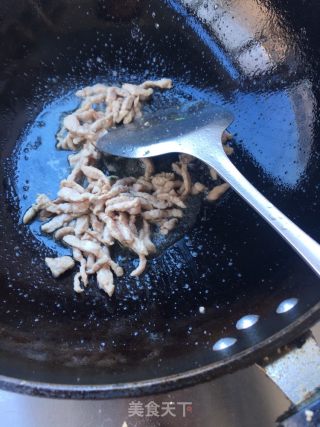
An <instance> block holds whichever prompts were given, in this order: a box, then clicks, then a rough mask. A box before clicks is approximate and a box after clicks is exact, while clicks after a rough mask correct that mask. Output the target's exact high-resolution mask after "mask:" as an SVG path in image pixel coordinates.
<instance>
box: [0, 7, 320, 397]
mask: <svg viewBox="0 0 320 427" xmlns="http://www.w3.org/2000/svg"><path fill="white" fill-rule="evenodd" d="M319 13H320V5H319V3H318V2H316V1H309V2H308V4H306V3H305V2H303V1H300V0H295V1H290V2H289V1H283V0H282V1H281V2H280V1H262V0H261V1H255V0H245V1H244V0H241V1H240V0H239V1H236V0H234V1H222V2H220V3H216V2H213V1H207V0H203V1H202V0H201V1H197V2H195V1H192V0H183V1H180V2H179V1H178V0H177V1H176V0H167V1H160V0H140V1H139V0H123V1H121V2H119V1H117V0H109V1H102V0H78V1H76V2H75V1H67V0H63V1H62V0H55V1H53V0H52V1H51V0H46V1H44V0H43V1H39V2H38V1H32V0H28V1H27V0H24V1H20V0H19V1H17V0H11V1H10V2H9V1H5V0H3V1H2V2H1V10H0V20H1V29H0V34H1V49H0V59H1V64H2V67H1V71H0V91H1V97H0V124H1V135H0V147H1V148H0V153H1V169H0V174H1V180H0V197H1V203H0V236H1V237H0V239H1V249H0V281H1V287H0V302H1V310H0V331H1V332H0V333H1V335H0V386H1V387H2V388H5V389H8V390H13V391H19V392H25V393H29V394H37V395H43V396H54V397H73V398H92V397H99V398H102V397H103V398H105V397H118V396H130V395H131V396H132V395H135V396H136V395H140V394H147V393H154V392H163V391H166V390H170V389H174V388H179V387H185V386H188V385H191V384H195V383H198V382H200V381H205V380H209V379H211V378H213V377H215V376H218V375H222V374H225V373H228V372H231V371H232V370H235V369H238V368H240V367H244V366H247V365H249V364H251V363H254V362H257V361H259V360H261V359H262V358H263V357H264V356H266V355H268V354H269V353H270V352H272V351H273V350H275V349H276V348H277V347H279V346H280V345H284V344H286V343H288V342H290V341H291V340H293V339H294V338H297V337H299V336H300V335H301V334H302V333H304V332H305V331H306V330H307V329H308V328H309V327H310V326H311V325H312V324H313V323H314V322H315V321H316V320H318V319H319V317H320V316H319V313H320V286H319V285H320V283H319V279H318V278H317V277H316V275H315V274H314V273H313V272H312V271H311V270H310V269H309V268H308V267H307V266H306V265H305V264H304V263H303V261H302V260H301V259H300V258H299V257H298V256H297V255H296V254H295V253H294V252H293V250H292V249H291V248H289V247H288V246H287V245H286V243H284V242H283V241H282V240H281V238H280V237H279V236H278V235H277V234H276V233H275V232H274V231H273V230H271V229H270V228H269V226H268V225H267V224H265V223H264V222H263V220H261V219H260V218H259V217H258V216H257V214H256V213H255V212H253V211H252V210H251V209H250V208H249V207H247V206H246V204H245V203H244V202H243V201H242V200H241V199H240V198H239V197H238V196H237V195H236V194H235V193H234V192H232V191H230V192H229V193H228V194H226V195H225V196H224V197H223V198H222V199H221V200H220V201H219V202H218V203H217V204H213V205H212V204H208V203H206V202H204V203H200V202H199V203H196V204H195V205H194V206H192V208H191V209H189V214H188V215H187V218H186V220H185V221H184V222H183V224H182V225H181V227H180V229H178V230H177V232H176V233H173V235H172V237H170V239H169V240H168V241H166V242H165V243H164V244H163V245H162V246H160V250H159V252H158V254H157V256H156V257H154V258H153V259H151V260H150V262H149V267H148V270H147V272H146V273H145V274H144V275H143V276H141V277H140V278H139V279H134V278H132V277H129V275H128V274H126V275H125V276H124V278H122V279H119V280H118V279H117V287H116V292H115V295H114V296H113V297H112V298H108V297H107V296H106V295H105V294H104V293H102V292H101V291H99V290H98V289H97V286H95V284H94V283H91V285H90V287H89V288H88V289H87V290H86V292H85V293H84V294H82V295H77V294H75V293H74V291H73V289H72V275H70V274H67V275H65V276H64V277H63V278H61V279H59V280H54V279H53V278H52V277H51V275H50V273H49V271H48V270H47V268H46V266H45V264H44V261H43V260H44V257H45V256H54V255H56V254H62V253H68V249H67V248H64V247H62V246H59V245H57V244H56V243H55V242H54V241H53V240H51V239H49V238H46V237H44V236H43V235H41V233H40V232H39V223H38V222H35V223H34V224H32V226H31V227H29V226H25V225H23V224H22V221H21V218H22V215H23V213H24V212H25V210H26V209H27V208H28V207H29V206H30V205H31V204H32V203H33V201H34V199H35V197H36V194H37V193H40V192H45V193H46V194H48V195H49V196H51V197H53V196H54V195H55V193H56V191H57V188H58V185H59V181H60V180H61V179H62V178H63V177H64V176H65V175H66V171H67V166H68V164H67V155H68V154H69V153H68V152H65V151H57V150H56V149H55V134H56V132H57V131H58V129H59V122H60V120H61V117H62V115H63V113H65V112H68V111H72V110H73V109H74V108H75V107H76V106H77V99H76V98H75V96H74V95H73V93H74V92H75V90H76V89H78V88H80V87H83V86H86V85H89V84H93V83H94V82H108V83H111V82H112V83H119V82H127V81H130V82H140V81H142V80H143V79H150V78H160V77H163V76H164V77H170V78H172V79H173V81H174V89H172V90H171V91H168V92H165V93H156V94H155V96H154V100H153V102H152V104H151V105H150V107H148V108H150V109H154V111H155V113H156V110H157V108H159V107H161V106H163V105H165V106H170V105H175V104H177V103H181V104H183V103H185V102H189V101H198V100H201V99H206V100H210V102H213V103H216V104H219V105H222V106H224V107H225V108H227V109H229V110H230V111H231V112H232V113H233V114H234V116H235V121H234V123H233V124H232V125H231V127H230V129H229V130H230V132H232V133H233V134H234V141H233V146H234V149H235V154H234V156H233V161H234V162H235V164H236V166H237V167H238V168H239V170H240V171H241V172H242V173H243V174H244V175H245V176H246V177H247V178H248V179H250V180H251V182H252V183H253V184H254V185H255V186H256V187H257V188H258V189H259V190H260V191H261V192H263V193H264V194H265V195H266V196H267V197H268V198H269V199H270V200H271V201H272V202H274V203H275V204H276V205H277V206H278V207H279V208H280V209H281V210H282V211H283V212H284V213H285V214H286V215H288V216H289V217H290V218H292V219H293V220H294V221H295V222H296V223H297V224H298V225H299V226H300V227H302V228H303V229H304V230H305V231H306V232H307V233H309V234H310V235H311V236H312V237H313V238H314V239H316V240H317V241H319V240H320V226H319V212H320V202H319V182H320V168H319V154H320V148H319V144H318V143H317V142H318V138H319V119H318V118H319V111H318V99H319V95H320V94H319V79H318V75H317V73H318V65H319V64H318V61H319V58H320V52H319V35H320V34H319V29H318V20H317V16H318V14H319ZM196 172H197V171H195V173H196ZM118 256H119V257H120V260H121V263H122V265H124V266H125V268H126V271H130V270H131V269H132V266H133V265H134V263H135V259H134V257H133V256H132V255H131V254H130V253H127V252H123V251H120V252H119V254H118ZM284 301H286V302H285V303H283V302H284ZM201 306H203V307H205V313H201V312H199V307H201ZM289 309H290V310H289ZM200 311H202V310H200ZM248 315H249V316H250V317H249V318H248V317H245V318H244V316H248ZM252 315H253V316H252ZM243 318H244V320H243ZM241 319H242V321H241V322H239V320H241ZM244 324H245V325H246V326H248V325H252V326H251V327H249V328H246V329H242V326H243V325H244ZM225 338H228V339H227V340H225ZM221 340H222V341H221Z"/></svg>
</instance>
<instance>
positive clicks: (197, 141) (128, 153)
mask: <svg viewBox="0 0 320 427" xmlns="http://www.w3.org/2000/svg"><path fill="white" fill-rule="evenodd" d="M232 121H233V116H232V114H231V113H230V112H228V111H226V110H224V109H223V108H220V107H216V106H214V105H211V104H209V103H206V102H200V103H192V104H188V105H187V106H183V107H179V108H178V107H176V108H169V109H165V110H162V111H159V112H157V113H156V114H155V113H152V114H151V113H149V114H145V115H144V116H143V117H142V118H140V119H139V120H135V121H134V122H133V123H131V124H129V125H126V126H122V127H119V128H118V129H117V130H115V131H113V132H110V133H107V134H106V135H104V136H103V137H102V138H100V139H99V140H98V141H97V148H98V150H100V151H101V152H104V153H108V154H113V155H116V156H121V157H128V158H144V157H154V156H159V155H162V154H166V153H185V154H190V155H192V156H194V157H197V158H198V159H200V160H202V161H203V162H205V163H206V164H207V165H209V166H210V167H212V168H214V169H215V170H216V171H217V173H218V175H219V176H220V177H221V178H223V179H224V180H225V181H226V182H227V183H229V184H230V186H231V187H232V188H233V189H234V190H235V191H236V192H237V193H238V194H239V195H240V196H241V197H242V198H243V199H244V200H245V201H247V203H248V204H250V205H251V206H252V207H253V208H254V209H255V210H256V211H257V212H258V213H259V214H260V215H261V216H262V217H263V218H264V219H265V220H266V221H267V222H268V223H269V224H270V225H271V226H272V227H273V228H274V229H275V230H276V231H277V232H278V233H279V234H280V235H281V236H282V237H283V238H284V239H285V240H286V241H287V242H288V243H289V244H290V245H291V246H292V248H293V249H294V250H295V251H296V252H297V253H298V254H299V255H300V256H301V257H302V258H303V259H304V260H305V262H306V263H307V264H309V266H310V267H311V268H312V269H313V270H314V271H315V272H316V273H317V274H318V275H319V276H320V245H319V244H318V243H317V242H316V241H315V240H313V239H312V238H311V237H310V236H309V235H307V234H306V233H305V232H304V231H303V230H301V229H300V228H299V227H298V226H297V225H296V224H294V223H293V222H292V221H291V220H290V219H289V218H288V217H286V216H285V215H284V214H283V213H282V212H281V211H280V210H279V209H278V208H276V207H275V206H274V205H273V204H272V203H271V202H270V201H269V200H267V199H266V198H265V197H264V196H263V195H262V194H261V193H260V192H259V191H258V190H257V189H256V188H255V187H254V186H253V185H252V184H251V183H250V182H249V181H248V180H247V179H246V178H245V177H244V176H243V175H242V174H241V173H240V172H239V171H238V169H237V168H236V167H235V166H234V164H233V163H232V162H231V161H230V159H229V158H228V157H227V155H226V154H225V151H224V149H223V145H222V141H221V137H222V133H223V131H224V130H225V129H226V128H227V127H228V126H229V125H230V124H231V123H232Z"/></svg>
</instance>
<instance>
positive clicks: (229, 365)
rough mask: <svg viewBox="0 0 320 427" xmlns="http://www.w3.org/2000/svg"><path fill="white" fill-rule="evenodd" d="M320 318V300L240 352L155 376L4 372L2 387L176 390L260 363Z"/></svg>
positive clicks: (85, 392)
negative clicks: (88, 380) (77, 378)
mask: <svg viewBox="0 0 320 427" xmlns="http://www.w3.org/2000/svg"><path fill="white" fill-rule="evenodd" d="M318 320H320V302H318V303H316V304H315V305H314V306H313V307H312V308H310V309H309V310H308V311H307V312H306V313H304V314H303V315H301V316H299V318H298V319H296V320H295V321H293V322H292V323H290V324H289V325H288V326H286V327H284V328H283V329H281V330H280V331H278V332H277V333H275V334H273V335H271V336H270V337H268V338H266V339H264V340H263V341H261V342H259V343H257V344H255V345H253V346H251V347H248V348H247V349H245V350H243V351H241V352H239V353H236V354H234V355H232V356H229V357H227V358H225V359H222V360H219V361H217V362H213V363H210V364H208V365H204V366H202V367H199V368H195V369H191V370H188V371H185V372H183V373H179V374H174V375H169V376H165V377H159V378H155V379H151V380H143V381H137V382H128V383H116V384H103V385H94V384H92V385H91V384H90V385H68V384H58V383H57V384H56V383H49V382H38V381H30V380H23V379H19V378H15V377H10V376H6V375H0V388H1V389H2V390H5V391H11V392H17V393H21V394H26V395H30V396H38V397H48V398H60V399H79V400H81V399H89V400H93V399H115V398H126V397H142V396H148V395H152V394H160V393H165V392H170V391H175V390H178V389H182V388H186V387H191V386H195V385H197V384H200V383H203V382H207V381H211V380H213V379H216V378H218V377H221V376H223V375H225V374H230V373H232V372H235V371H236V370H238V369H241V368H246V367H249V366H250V365H253V364H255V363H258V364H259V361H260V360H262V359H263V358H264V357H266V356H268V355H270V353H271V352H272V351H274V350H276V349H277V348H278V347H280V346H283V345H286V344H288V343H289V342H290V341H292V340H294V339H297V338H299V336H300V335H302V334H303V333H305V332H306V331H307V330H308V329H309V328H310V327H311V326H313V325H314V324H315V323H316V322H317V321H318Z"/></svg>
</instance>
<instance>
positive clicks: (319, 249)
mask: <svg viewBox="0 0 320 427" xmlns="http://www.w3.org/2000/svg"><path fill="white" fill-rule="evenodd" d="M212 148H213V150H211V146H210V149H207V150H206V152H204V151H203V152H201V153H197V157H198V158H200V159H201V160H203V161H204V162H205V163H207V164H208V165H209V166H211V167H213V168H214V169H215V170H216V171H217V173H218V174H219V175H220V176H221V178H223V179H224V180H225V181H226V182H228V183H229V184H230V185H231V187H233V189H234V190H235V191H236V192H237V193H238V194H239V195H240V196H241V197H242V198H243V199H244V200H245V201H246V202H248V203H249V205H251V206H252V207H253V208H254V209H255V210H256V211H257V212H258V213H259V214H260V215H261V216H262V217H263V218H264V219H265V220H266V221H267V222H268V223H269V224H270V225H271V226H272V227H273V228H274V229H275V230H276V231H277V232H278V233H279V234H280V235H281V236H282V237H283V238H284V239H285V240H286V241H287V242H288V243H289V244H290V245H291V246H292V248H293V249H294V250H295V251H296V252H297V253H298V254H299V255H300V256H301V257H302V258H303V259H304V260H305V261H306V262H307V263H308V264H309V266H310V267H311V268H312V269H313V270H314V271H315V272H316V273H317V274H318V275H319V276H320V245H319V244H318V243H317V242H316V241H315V240H314V239H312V238H311V237H310V236H309V235H308V234H306V233H305V232H304V231H303V230H301V228H299V227H298V226H297V225H296V224H295V223H293V222H292V221H291V220H290V219H289V218H288V217H287V216H285V215H284V214H283V213H282V212H281V211H280V210H279V209H278V208H276V207H275V206H274V205H273V204H272V203H271V202H270V201H269V200H267V199H266V198H265V197H264V196H263V195H262V194H261V193H260V192H259V191H258V190H257V189H256V188H255V187H254V186H253V185H252V184H250V182H249V181H248V180H247V179H246V178H245V177H244V176H243V175H242V174H241V173H240V172H239V171H238V169H237V168H236V167H235V166H234V165H233V163H232V162H231V161H230V160H229V159H228V157H227V156H226V154H225V152H224V150H223V147H222V144H221V143H220V142H219V144H213V147H212Z"/></svg>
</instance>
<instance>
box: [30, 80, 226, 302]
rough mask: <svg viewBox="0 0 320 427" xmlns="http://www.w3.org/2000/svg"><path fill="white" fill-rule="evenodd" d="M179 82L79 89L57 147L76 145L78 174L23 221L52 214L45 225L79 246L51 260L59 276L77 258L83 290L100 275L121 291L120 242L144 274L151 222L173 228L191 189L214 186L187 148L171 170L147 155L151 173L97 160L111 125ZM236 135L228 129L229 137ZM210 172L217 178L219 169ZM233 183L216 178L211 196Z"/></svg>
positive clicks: (77, 283) (73, 158)
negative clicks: (122, 171) (116, 252)
mask: <svg viewBox="0 0 320 427" xmlns="http://www.w3.org/2000/svg"><path fill="white" fill-rule="evenodd" d="M171 87H172V81H171V80H170V79H161V80H158V81H149V80H148V81H146V82H144V83H142V84H141V85H134V84H128V83H125V84H123V85H122V87H121V88H119V87H116V86H106V85H103V84H96V85H94V86H88V87H85V88H83V89H81V90H79V91H77V92H76V95H77V96H78V97H79V98H80V99H81V103H80V106H79V108H78V109H77V110H76V111H74V112H73V113H71V114H69V115H66V116H65V117H64V119H63V124H62V128H61V130H60V131H59V132H58V134H57V140H58V143H57V148H59V149H65V150H73V151H75V152H74V153H72V154H70V155H69V157H68V160H69V164H70V169H71V171H70V174H69V175H68V176H67V177H66V179H64V180H62V181H61V183H60V190H59V191H58V193H57V198H56V199H54V200H50V199H49V198H48V197H47V196H46V195H44V194H40V195H39V196H38V197H37V199H36V202H35V203H34V204H33V205H32V206H31V208H30V209H28V211H27V212H26V213H25V215H24V218H23V222H24V223H25V224H27V223H29V222H31V221H32V220H33V219H34V218H36V217H37V216H38V217H39V218H40V219H41V220H42V221H45V222H44V223H43V224H42V226H41V230H42V232H44V233H48V234H52V235H53V236H54V238H55V239H56V240H58V241H61V242H62V243H63V244H65V245H67V246H69V247H70V248H71V250H72V258H71V257H57V258H46V259H45V262H46V264H47V265H48V267H49V268H50V270H51V272H52V275H53V276H54V277H58V276H60V275H61V274H63V273H64V272H65V271H67V270H68V269H71V268H72V267H73V266H74V265H75V261H76V262H77V263H78V264H79V270H78V272H77V273H76V274H75V276H74V282H73V287H74V290H75V291H76V292H83V291H84V289H85V287H86V286H87V285H88V283H89V281H88V278H89V276H90V275H95V276H96V279H97V284H98V287H99V288H100V289H102V290H103V291H104V292H106V293H107V294H108V295H109V296H111V295H112V294H113V293H114V289H115V285H114V275H115V276H117V277H120V276H122V275H123V274H124V271H123V269H122V267H121V266H120V265H118V264H117V263H116V262H115V261H113V260H112V257H111V254H110V249H111V248H112V246H113V245H114V244H115V243H116V242H117V243H119V244H121V245H122V246H123V247H126V248H128V249H130V250H131V251H133V252H134V253H135V254H136V255H137V256H138V259H139V263H138V266H137V267H136V268H135V269H134V270H133V271H132V272H131V276H139V275H140V274H142V273H143V271H144V270H145V268H146V264H147V257H148V256H149V255H150V254H152V253H154V252H155V251H156V248H155V246H154V244H153V243H152V240H151V227H154V226H156V227H157V228H158V229H159V231H160V233H161V234H163V235H166V234H168V233H169V232H170V231H171V230H172V229H174V228H175V226H176V225H177V223H178V221H179V220H180V219H181V218H182V217H183V210H184V209H185V208H186V203H187V199H188V197H189V196H190V195H195V194H199V193H201V192H204V191H206V190H207V189H206V187H205V186H204V185H203V184H202V183H200V182H196V183H195V184H193V183H192V180H191V176H190V173H189V170H188V166H189V164H190V162H192V161H193V158H192V157H191V156H187V155H180V156H179V161H177V162H175V163H173V164H172V172H170V173H165V172H162V173H155V168H154V164H153V161H152V160H151V159H142V162H143V165H144V170H145V173H144V175H143V176H140V177H126V178H122V179H119V178H117V177H113V176H107V175H106V174H105V173H104V172H103V171H102V170H101V169H99V168H98V166H97V164H98V161H99V160H100V157H101V154H100V153H99V152H98V151H97V150H96V148H95V144H96V141H97V140H98V139H99V138H100V137H101V136H102V135H104V134H105V133H106V132H108V129H110V128H111V127H114V126H116V125H118V124H121V123H123V124H127V123H130V122H131V121H132V120H134V119H135V118H137V117H140V116H141V109H142V105H143V103H144V102H145V101H148V100H149V99H150V98H151V96H152V94H153V90H154V89H155V88H158V89H170V88H171ZM228 138H229V135H227V134H226V135H225V136H224V139H225V141H224V142H226V141H227V140H228ZM229 148H230V147H229ZM226 149H227V148H226ZM210 173H211V176H212V178H213V179H217V176H216V175H215V174H214V171H213V170H210ZM226 189H227V184H222V185H220V186H216V187H215V188H213V189H212V190H211V191H210V192H209V193H208V196H207V198H208V200H217V199H218V197H220V195H222V193H223V192H224V191H226Z"/></svg>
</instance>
